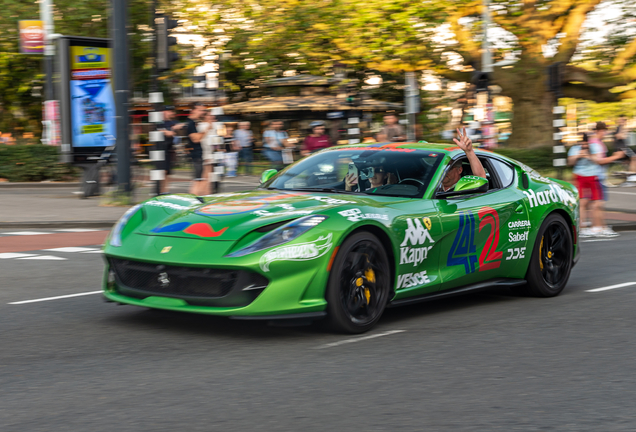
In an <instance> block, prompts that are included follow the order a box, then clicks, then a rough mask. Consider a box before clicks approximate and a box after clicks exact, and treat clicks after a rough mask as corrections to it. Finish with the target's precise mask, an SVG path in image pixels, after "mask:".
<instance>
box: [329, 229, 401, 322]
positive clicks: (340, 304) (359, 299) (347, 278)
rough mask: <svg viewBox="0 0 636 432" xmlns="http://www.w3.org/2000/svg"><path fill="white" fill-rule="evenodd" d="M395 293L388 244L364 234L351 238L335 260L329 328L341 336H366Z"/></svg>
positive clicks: (331, 276) (331, 274) (367, 233)
mask: <svg viewBox="0 0 636 432" xmlns="http://www.w3.org/2000/svg"><path fill="white" fill-rule="evenodd" d="M390 290H391V267H390V265H389V258H388V256H387V253H386V249H385V247H384V245H383V244H382V243H381V242H380V240H378V238H377V237H376V236H374V235H373V234H371V233H369V232H366V231H363V232H359V233H356V234H354V235H352V236H350V237H348V238H347V239H346V240H345V241H344V242H343V243H342V245H341V246H340V248H339V250H338V253H337V255H336V257H335V259H334V261H333V266H332V268H331V272H330V275H329V280H328V283H327V290H326V293H325V297H326V299H327V320H326V323H327V325H328V326H329V327H330V328H331V329H332V330H335V331H337V332H339V333H363V332H366V331H368V330H370V329H371V328H372V327H373V326H374V325H375V324H376V323H377V322H378V320H379V319H380V317H381V316H382V313H383V312H384V309H385V308H386V304H387V302H388V299H389V293H390Z"/></svg>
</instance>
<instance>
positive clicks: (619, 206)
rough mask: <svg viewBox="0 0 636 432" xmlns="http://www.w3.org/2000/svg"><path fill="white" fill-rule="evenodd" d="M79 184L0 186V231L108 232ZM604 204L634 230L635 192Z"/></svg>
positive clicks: (250, 184) (233, 187) (242, 180)
mask: <svg viewBox="0 0 636 432" xmlns="http://www.w3.org/2000/svg"><path fill="white" fill-rule="evenodd" d="M173 180H175V181H173V183H171V187H170V191H171V192H176V193H180V192H187V190H188V187H189V186H190V182H189V181H187V180H189V178H188V176H187V174H182V175H177V176H174V177H173ZM258 184H259V178H258V177H256V176H239V177H233V178H227V179H225V180H224V181H223V183H222V192H236V191H241V190H249V189H253V188H255V187H257V186H258ZM152 190H153V189H152V188H151V187H144V188H141V189H140V190H139V191H138V192H137V194H136V200H137V201H142V200H144V199H146V198H147V197H150V196H152V195H151V193H152ZM78 191H79V184H77V183H76V184H74V185H72V184H71V185H68V184H66V185H65V184H55V183H21V184H15V183H0V202H1V203H2V205H0V229H3V228H5V229H6V228H10V229H15V228H110V227H111V226H112V225H113V224H114V223H115V222H116V221H117V219H119V217H120V216H121V215H122V214H123V213H124V212H125V211H126V209H127V208H126V207H104V206H100V204H101V203H102V201H103V200H102V198H100V197H93V198H89V199H79V196H78V195H77V194H76V192H78ZM609 195H610V199H609V201H607V203H606V205H605V208H606V209H607V223H608V224H609V225H611V226H613V228H614V229H615V230H616V231H628V230H636V188H613V189H610V190H609Z"/></svg>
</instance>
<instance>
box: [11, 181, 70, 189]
mask: <svg viewBox="0 0 636 432" xmlns="http://www.w3.org/2000/svg"><path fill="white" fill-rule="evenodd" d="M80 184H81V183H80V182H64V183H55V182H33V183H29V182H16V183H11V182H2V183H0V189H11V188H35V189H39V188H78V189H79V187H80Z"/></svg>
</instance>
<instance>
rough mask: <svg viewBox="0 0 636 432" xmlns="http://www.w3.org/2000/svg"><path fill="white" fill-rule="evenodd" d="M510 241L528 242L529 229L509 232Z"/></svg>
mask: <svg viewBox="0 0 636 432" xmlns="http://www.w3.org/2000/svg"><path fill="white" fill-rule="evenodd" d="M508 241H510V242H511V243H513V242H526V241H528V231H524V232H519V233H508Z"/></svg>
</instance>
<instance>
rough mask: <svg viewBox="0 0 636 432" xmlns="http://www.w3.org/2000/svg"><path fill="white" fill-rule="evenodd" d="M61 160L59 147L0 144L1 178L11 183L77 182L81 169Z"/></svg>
mask: <svg viewBox="0 0 636 432" xmlns="http://www.w3.org/2000/svg"><path fill="white" fill-rule="evenodd" d="M59 160H60V155H59V147H52V146H47V145H42V144H33V145H3V144H0V178H4V179H7V180H9V181H10V182H37V181H43V180H53V181H73V180H77V178H78V176H79V174H80V171H79V169H78V168H76V167H73V166H71V165H69V164H63V163H60V161H59Z"/></svg>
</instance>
